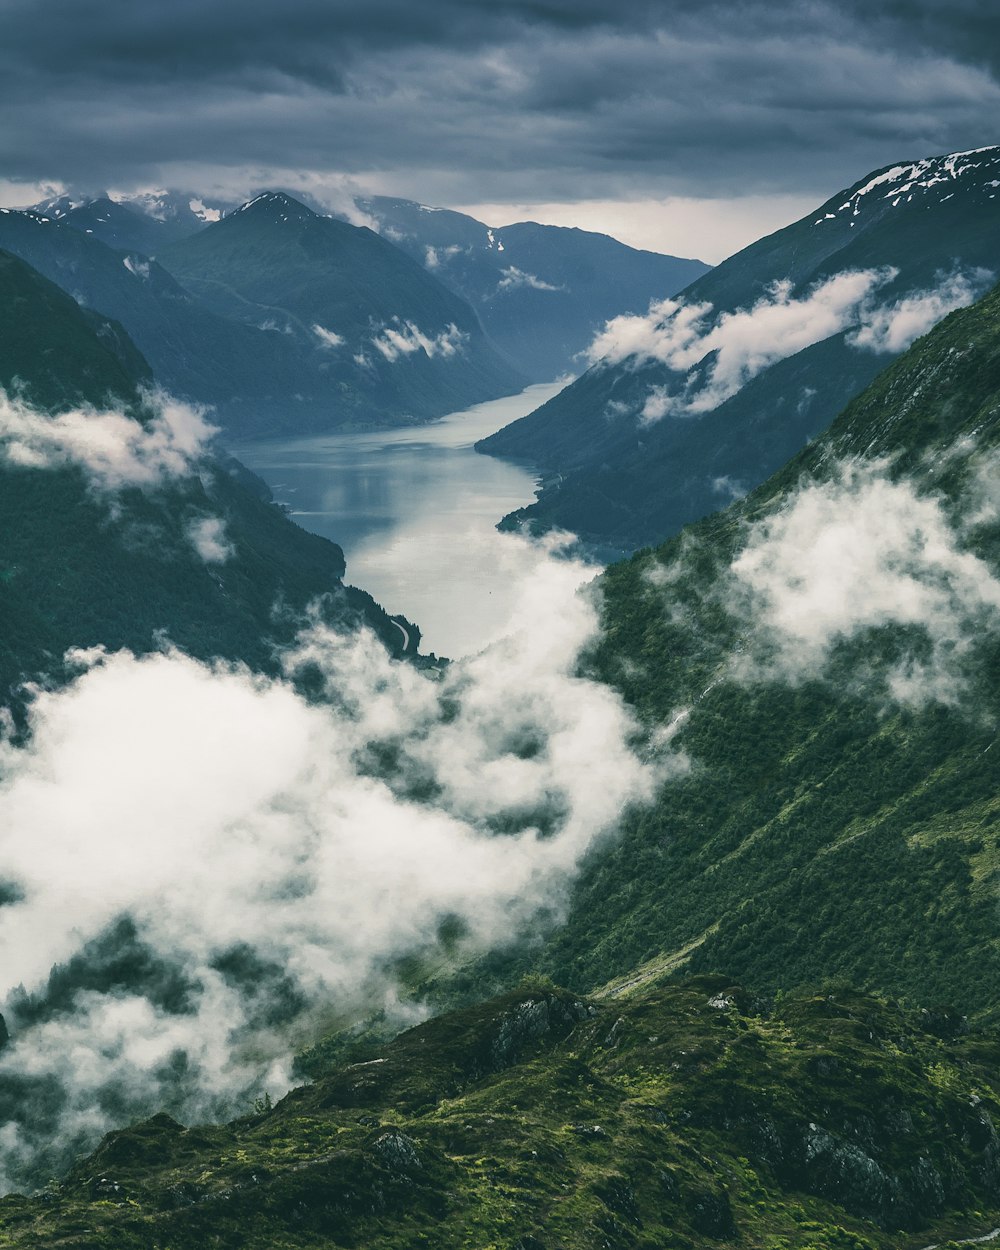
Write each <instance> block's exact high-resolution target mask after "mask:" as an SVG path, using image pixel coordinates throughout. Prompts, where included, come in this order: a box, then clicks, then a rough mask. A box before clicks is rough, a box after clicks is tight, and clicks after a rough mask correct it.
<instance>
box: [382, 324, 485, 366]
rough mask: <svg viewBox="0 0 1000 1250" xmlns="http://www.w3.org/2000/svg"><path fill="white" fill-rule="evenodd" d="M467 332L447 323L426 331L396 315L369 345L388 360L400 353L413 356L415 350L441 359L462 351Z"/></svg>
mask: <svg viewBox="0 0 1000 1250" xmlns="http://www.w3.org/2000/svg"><path fill="white" fill-rule="evenodd" d="M468 337H469V336H468V334H467V333H466V332H465V331H464V330H460V329H459V328H458V326H456V325H455V324H454V323H450V324H449V325H448V326H447V328H446V329H444V330H442V331H441V332H440V333H439V334H435V335H428V334H425V333H424V332H423V331H422V330H421V329H420V328H419V326H417V325H415V324H414V323H413V322H412V321H400V319H399V318H398V317H397V318H395V319H394V323H393V324H392V325H387V326H384V327H383V328H382V330H381V331H380V332H379V333H378V334H377V335H375V336H374V337H373V338H372V340H371V341H372V345H373V346H374V347H375V349H376V350H377V351H378V352H379V353H380V354H381V355H382V356H383V357H384V358H385V359H386V360H388V361H389V362H390V363H392V362H393V361H396V360H399V359H400V358H401V357H403V356H412V355H413V353H414V352H418V351H423V352H425V353H426V354H427V355H428V356H430V357H432V358H433V357H434V356H441V357H443V358H444V359H446V360H447V359H449V358H450V357H452V356H454V355H456V353H457V352H459V351H461V350H462V348H463V346H464V345H465V343H466V341H467V340H468Z"/></svg>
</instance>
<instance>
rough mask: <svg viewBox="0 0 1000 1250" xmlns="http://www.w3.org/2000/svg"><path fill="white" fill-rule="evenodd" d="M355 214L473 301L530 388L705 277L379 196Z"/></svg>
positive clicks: (564, 235)
mask: <svg viewBox="0 0 1000 1250" xmlns="http://www.w3.org/2000/svg"><path fill="white" fill-rule="evenodd" d="M357 206H358V208H359V209H360V210H361V211H362V212H363V213H364V214H366V215H367V216H369V217H371V218H372V219H373V220H374V221H375V222H376V223H377V224H378V229H379V232H380V233H381V234H383V235H384V236H385V237H386V238H387V239H390V240H391V241H392V242H393V243H395V244H396V245H397V246H398V247H401V248H402V249H403V250H404V251H406V252H408V253H409V254H410V255H411V256H413V257H414V258H415V259H416V260H418V261H420V263H421V264H423V265H425V266H426V267H427V268H428V269H429V270H430V271H431V272H432V273H433V274H434V276H435V277H436V278H439V279H440V280H441V281H442V282H443V283H444V284H445V286H447V287H449V288H450V289H451V290H453V291H455V292H456V293H457V294H458V295H460V296H461V297H462V298H463V299H465V300H468V302H469V303H470V304H471V305H472V307H473V308H474V309H475V310H476V312H477V314H478V315H479V319H480V320H481V321H482V323H483V328H484V329H485V330H486V333H487V334H488V335H489V336H490V338H491V339H492V340H493V341H494V342H495V343H496V344H497V345H498V346H499V347H500V348H502V349H503V351H505V352H506V353H507V355H508V356H509V357H510V359H511V360H513V361H515V362H516V363H517V366H518V368H519V369H520V370H521V371H522V372H524V373H526V374H527V375H528V377H529V378H530V379H531V380H532V381H533V382H550V381H552V379H553V378H556V377H559V376H560V375H561V374H565V373H577V372H579V369H580V364H581V353H582V352H583V351H584V350H585V349H586V348H587V346H588V345H589V344H590V342H591V340H592V339H593V337H594V335H595V333H596V332H597V331H598V330H599V329H600V328H601V326H602V325H603V324H604V323H605V322H606V321H608V320H609V319H610V318H611V317H615V316H618V315H619V314H621V313H627V312H634V313H643V312H645V311H646V309H647V308H648V307H649V304H650V301H651V300H653V299H662V298H663V296H665V295H673V294H674V293H675V292H677V291H679V290H681V289H682V288H683V287H686V286H687V285H688V284H689V283H690V282H693V281H694V280H695V279H696V278H698V277H700V276H701V275H702V274H704V273H706V272H707V271H708V268H709V266H708V265H705V264H703V263H702V262H701V261H699V260H682V259H680V258H678V257H676V256H664V255H660V254H659V253H657V252H646V251H639V250H637V249H636V248H632V247H627V246H626V245H625V244H624V243H619V242H618V240H617V239H612V238H610V237H609V236H608V235H605V234H594V233H592V232H590V231H587V230H577V229H566V228H564V227H562V226H542V225H538V224H537V223H536V222H531V221H525V222H518V223H516V224H515V225H510V226H502V227H499V226H494V227H490V226H486V225H484V224H483V223H482V222H481V221H477V220H476V219H475V218H474V217H469V216H467V215H466V214H464V213H457V212H454V211H452V210H450V209H444V208H429V207H427V206H426V205H424V204H416V203H414V202H413V201H412V200H398V199H390V198H389V197H388V196H373V197H371V198H370V199H359V200H358V201H357Z"/></svg>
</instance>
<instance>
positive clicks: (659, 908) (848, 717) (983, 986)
mask: <svg viewBox="0 0 1000 1250" xmlns="http://www.w3.org/2000/svg"><path fill="white" fill-rule="evenodd" d="M998 396H1000V293H997V292H994V293H992V294H991V295H990V296H988V297H987V298H986V299H984V300H983V301H981V302H980V303H979V304H978V305H976V306H974V307H973V308H971V309H968V310H965V311H962V312H959V313H955V314H953V315H952V316H951V317H949V318H948V319H947V320H946V321H945V322H943V323H942V324H941V325H940V326H939V327H938V328H937V329H936V330H934V331H932V333H931V334H930V335H928V336H927V337H926V338H925V339H923V340H921V341H920V342H918V343H917V344H916V345H915V346H914V347H913V348H912V349H911V350H910V352H908V353H907V354H906V355H904V356H903V357H902V358H901V359H900V360H899V361H898V362H897V363H896V364H894V365H893V366H891V367H890V368H889V369H888V370H886V371H885V373H883V374H882V375H881V376H880V377H879V379H878V380H877V381H876V382H875V383H874V384H873V385H872V386H871V387H870V388H869V389H868V390H867V391H866V392H865V393H864V394H863V395H862V396H860V397H859V398H858V399H857V400H855V401H854V402H853V403H852V404H851V405H850V406H849V407H848V408H847V410H846V411H845V412H844V413H843V414H842V416H841V417H840V418H839V419H838V420H837V421H836V422H835V423H834V425H833V426H832V427H831V429H830V431H829V433H828V434H827V436H826V437H824V438H823V439H821V440H819V441H817V442H816V443H814V444H812V445H811V446H810V447H809V448H807V449H806V450H805V451H803V452H802V453H801V454H800V455H799V456H798V457H796V458H795V459H794V460H793V461H792V462H791V463H790V464H789V465H787V466H786V468H785V469H784V470H782V471H781V472H780V473H779V474H777V475H776V476H775V477H773V478H772V479H770V480H769V481H768V482H767V483H765V485H764V486H762V487H761V488H760V489H759V490H757V491H756V492H754V494H752V495H751V496H749V497H748V498H747V499H746V500H745V501H743V502H741V503H739V504H737V505H734V506H733V507H731V508H730V509H729V510H728V511H726V512H723V513H720V514H718V515H717V516H715V517H712V518H710V519H708V520H706V521H704V522H702V523H701V524H700V525H697V526H694V527H689V529H688V530H686V531H685V532H684V533H683V534H682V535H680V536H679V537H678V538H676V539H674V540H672V541H671V542H669V543H666V544H664V545H663V546H661V547H659V548H657V549H655V550H649V551H644V552H641V553H639V554H637V555H636V556H634V557H633V558H632V559H631V560H628V561H626V562H624V563H622V564H619V565H616V566H613V567H612V568H610V569H608V571H607V572H606V573H605V574H604V576H603V577H602V578H601V580H600V591H601V594H602V601H603V613H604V626H605V628H604V633H603V636H602V638H601V641H600V644H599V646H598V647H597V649H596V651H595V653H594V655H593V657H592V662H593V667H594V669H595V671H596V672H598V673H599V674H600V675H602V676H603V677H604V678H605V679H606V680H608V681H609V682H611V683H613V684H614V685H615V686H617V687H618V688H619V689H620V690H621V691H622V692H623V693H624V694H625V696H626V697H627V699H628V700H629V701H630V702H631V703H632V704H633V705H634V706H635V707H636V708H637V709H638V711H639V713H640V714H641V716H642V717H643V718H644V720H645V722H646V723H647V725H648V726H649V727H650V729H651V731H655V729H656V727H657V726H662V725H664V724H665V723H668V722H669V721H670V720H671V718H672V717H674V716H675V715H676V714H677V713H678V712H680V711H682V709H686V710H687V711H686V716H687V719H686V720H684V721H683V723H681V724H680V727H679V731H678V732H677V734H676V737H675V738H674V741H673V744H672V745H673V746H674V747H675V748H679V749H682V750H684V751H686V752H687V753H688V754H689V756H690V758H691V761H692V768H691V771H690V772H689V774H688V775H687V776H686V777H684V778H682V779H680V780H674V781H672V782H671V783H670V784H669V785H667V786H666V787H665V789H664V790H663V792H662V795H661V798H660V800H659V802H658V803H657V804H656V805H655V806H654V807H653V808H651V809H648V810H646V811H643V812H641V813H638V814H635V815H633V816H631V817H630V818H628V819H627V821H626V823H625V826H624V830H623V833H622V836H621V837H620V838H618V840H617V841H616V842H615V843H614V844H613V845H611V846H609V847H606V848H602V849H599V850H598V851H597V852H595V853H594V854H593V856H592V857H591V861H590V863H589V865H588V867H587V869H586V871H585V873H584V876H583V878H582V880H581V882H580V884H579V886H578V888H577V891H576V895H575V901H574V905H573V911H572V915H571V917H570V919H569V923H568V924H567V925H566V926H565V927H564V928H563V929H562V930H560V931H559V933H558V934H557V935H556V936H555V938H554V939H553V941H552V943H551V945H550V947H549V948H548V950H547V952H546V954H545V956H544V958H543V960H542V966H543V967H544V968H545V969H546V970H547V971H549V972H551V973H552V975H554V976H555V977H557V979H560V980H561V981H563V982H564V983H567V984H570V985H573V986H576V987H579V988H587V987H590V986H593V985H594V984H598V983H600V982H602V981H604V980H606V979H608V978H610V977H612V976H616V975H624V974H625V973H627V972H628V971H629V970H630V969H634V968H635V967H636V966H637V965H641V964H647V965H648V967H647V972H648V974H649V975H651V976H653V977H655V976H660V975H667V974H669V973H670V972H671V971H676V970H677V969H678V968H684V969H688V970H698V971H709V970H711V971H722V972H725V974H726V975H729V976H735V977H738V978H740V979H742V980H744V981H745V982H746V983H747V984H749V985H752V986H754V987H755V988H757V989H760V990H765V991H773V990H776V989H779V988H782V989H787V988H789V987H794V986H796V985H800V984H803V983H809V982H814V981H815V980H816V979H817V978H819V977H823V976H838V975H839V976H845V977H847V978H849V979H850V980H851V981H852V982H853V983H855V984H856V985H858V986H861V987H872V988H878V989H880V990H883V991H889V992H891V993H894V994H898V995H904V996H906V997H907V998H909V999H912V1000H913V1001H928V1000H934V1001H950V1002H954V1003H956V1004H958V1005H959V1006H960V1007H961V1009H962V1010H963V1011H966V1012H970V1013H983V1014H987V1015H995V1014H996V1013H997V1011H998V1008H1000V961H998V959H997V955H998V947H1000V932H998V925H997V886H998V882H1000V878H998V872H1000V754H998V752H997V749H996V747H995V745H994V743H995V738H996V732H997V730H996V718H997V710H998V708H1000V682H998V678H1000V663H998V661H1000V645H998V644H1000V639H998V634H997V631H996V615H995V609H994V610H993V611H992V613H985V614H984V616H983V617H982V618H980V619H978V620H977V623H976V624H975V625H974V626H970V629H971V636H970V637H969V638H965V639H964V640H963V638H962V637H961V636H959V635H958V634H956V635H955V636H954V637H951V638H949V639H945V641H944V642H943V643H942V644H941V645H942V646H948V647H951V648H952V650H951V651H950V652H949V655H950V656H951V660H949V663H952V662H953V663H954V664H955V665H956V666H957V667H956V670H955V671H956V672H959V670H960V679H959V686H958V687H957V693H956V695H955V697H954V698H953V699H947V698H946V699H943V700H942V699H934V698H931V699H927V700H924V701H920V700H917V701H911V700H906V699H898V698H894V697H893V696H892V694H891V691H890V688H889V684H888V683H889V680H890V678H891V675H892V674H893V673H894V672H899V671H900V668H899V666H900V665H903V667H904V669H905V666H906V664H907V663H909V664H911V665H912V664H913V663H914V661H917V662H918V664H919V662H922V661H921V657H922V660H924V661H926V660H928V656H929V654H930V653H929V651H928V648H929V647H930V641H929V637H928V634H927V632H926V630H925V629H923V628H922V626H921V625H920V623H919V622H917V621H914V622H911V623H909V624H905V623H901V622H900V621H899V620H896V621H893V620H892V619H891V605H890V610H889V612H888V615H887V616H886V620H885V623H881V624H880V623H878V621H877V620H876V621H873V622H872V623H870V624H868V625H866V626H865V627H864V628H859V629H858V630H856V631H855V632H853V633H851V634H850V635H846V636H844V637H839V638H834V640H833V644H832V646H831V648H830V651H829V654H828V656H827V658H826V661H825V665H824V666H822V667H817V666H815V665H814V666H812V667H809V666H806V667H804V668H803V669H802V670H801V671H800V672H798V673H793V674H792V675H791V680H789V675H788V674H787V673H785V674H783V673H782V672H780V671H777V672H775V671H769V670H768V669H767V667H766V664H765V668H764V670H763V671H762V672H758V673H757V674H756V675H753V674H751V676H750V677H747V676H746V675H745V669H744V676H742V677H741V676H740V671H741V670H740V667H739V666H740V663H741V661H746V660H747V658H748V657H750V656H754V655H756V656H761V655H763V656H764V658H765V660H766V659H767V655H768V647H771V648H772V650H773V648H774V646H775V645H776V644H775V642H774V639H773V637H769V636H768V635H767V634H766V633H765V632H764V631H763V630H762V627H761V623H760V620H759V619H758V617H757V616H755V614H754V612H753V611H752V610H751V609H749V608H748V607H747V606H746V604H745V603H743V602H741V601H740V600H739V599H738V598H735V599H734V597H733V594H732V587H733V575H732V572H731V566H732V565H733V562H734V560H736V559H737V558H738V556H739V555H740V553H741V552H745V551H746V550H747V547H748V544H749V543H750V542H751V540H752V536H753V535H754V534H756V535H758V536H759V535H760V533H761V528H760V527H761V526H765V527H766V526H767V525H769V524H770V525H772V526H773V525H776V524H779V523H781V522H782V518H788V517H789V515H790V510H791V509H792V507H793V505H794V503H795V500H796V499H799V498H802V490H803V487H808V485H809V484H810V483H812V484H815V483H822V482H831V481H833V480H834V479H835V477H836V474H837V471H838V470H837V466H838V465H843V464H844V463H845V461H846V462H848V463H850V462H852V461H854V462H855V463H857V462H861V463H868V464H871V463H872V461H873V460H875V459H877V458H879V457H883V458H886V467H885V468H884V471H883V473H882V474H881V475H880V480H884V481H885V482H887V483H890V484H891V483H897V484H898V483H903V482H906V481H910V482H913V483H915V484H916V488H917V490H918V491H919V492H920V494H918V495H917V496H915V497H916V498H921V497H922V498H924V499H931V500H935V499H936V500H938V501H940V502H939V506H940V509H941V513H942V515H950V516H951V518H952V520H953V523H954V526H955V530H954V532H955V534H956V536H957V538H956V547H955V551H954V553H952V555H951V556H949V557H948V559H949V560H950V561H951V563H952V564H954V565H956V566H957V564H958V562H959V561H960V560H961V559H964V558H966V557H972V556H976V557H979V558H981V559H982V560H983V561H985V566H982V565H980V566H977V573H976V578H977V579H978V582H979V583H983V584H985V582H986V581H987V580H988V578H989V570H990V569H992V570H993V572H994V573H995V572H996V570H997V568H998V567H1000V526H998V524H997V520H996V518H995V516H994V517H993V519H989V517H988V516H985V515H984V517H983V518H980V520H981V523H979V524H977V525H971V524H970V523H969V519H968V517H969V513H968V506H969V505H968V502H967V501H968V499H969V496H970V494H974V493H975V491H974V488H975V487H976V483H977V482H978V483H979V487H978V488H980V489H992V487H991V486H990V485H989V483H991V482H994V481H995V480H996V459H995V454H994V453H995V449H996V448H997V445H998V443H1000V423H998V409H1000V406H998ZM977 474H978V475H979V476H977ZM877 476H879V475H877ZM984 481H985V482H986V483H987V486H986V487H984V486H983V482H984ZM833 498H836V495H834V496H833ZM860 499H861V496H860V495H852V494H851V492H850V491H849V490H845V491H844V492H842V497H841V507H842V512H841V514H840V515H839V516H835V517H834V518H832V521H831V523H835V522H840V521H843V522H844V523H845V524H848V525H850V523H851V520H852V518H851V513H852V510H853V509H855V508H856V507H859V506H860ZM893 523H894V522H893V518H892V516H890V515H886V516H885V517H882V516H879V515H876V516H875V518H874V521H873V523H872V527H871V528H870V529H869V530H867V531H866V530H864V529H862V530H860V531H857V532H854V531H849V532H850V533H852V534H853V538H852V542H853V544H854V546H853V547H848V548H847V549H845V550H842V552H841V556H840V558H842V559H843V560H844V561H845V562H846V563H848V564H849V562H850V560H851V558H852V556H853V555H854V554H855V553H856V552H857V551H862V552H863V550H864V549H865V548H866V546H870V545H871V544H873V543H877V541H878V537H879V535H878V531H879V528H880V527H881V526H882V525H883V524H884V525H885V526H887V527H888V526H891V525H892V524H893ZM915 534H916V539H915V542H916V543H917V545H919V543H920V541H922V539H921V536H920V530H919V526H918V527H917V529H916V530H915ZM822 550H823V549H822V547H820V546H817V547H816V548H815V551H816V555H815V557H814V559H815V561H817V562H822V560H823V558H824V557H823V555H822ZM907 558H908V557H907ZM899 559H900V560H903V559H904V557H903V556H900V557H899ZM946 563H947V562H946ZM799 572H800V573H801V568H800V570H799ZM885 572H886V574H887V575H888V574H889V573H891V572H892V567H891V564H890V565H889V566H887V568H886V570H885ZM947 575H948V574H947V567H946V566H945V567H944V568H943V570H941V571H940V576H941V577H947ZM935 576H936V575H935ZM932 580H933V578H932ZM868 589H869V587H868V586H867V585H866V584H865V583H864V582H863V581H851V580H850V579H847V580H846V581H845V582H844V584H843V585H841V586H839V587H837V588H836V595H835V598H836V600H837V603H847V604H849V603H850V601H851V600H852V598H856V599H860V598H863V596H864V595H865V593H866V592H867V590H868ZM822 609H823V605H822V604H817V605H814V609H813V610H814V611H816V612H821V611H822ZM807 623H808V622H807Z"/></svg>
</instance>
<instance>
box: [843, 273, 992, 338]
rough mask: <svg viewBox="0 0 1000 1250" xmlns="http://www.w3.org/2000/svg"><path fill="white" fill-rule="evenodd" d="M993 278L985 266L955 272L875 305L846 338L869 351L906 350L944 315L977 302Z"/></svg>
mask: <svg viewBox="0 0 1000 1250" xmlns="http://www.w3.org/2000/svg"><path fill="white" fill-rule="evenodd" d="M992 279H993V274H991V273H990V272H989V271H988V270H986V269H976V270H974V271H973V272H972V273H970V274H965V273H955V274H952V275H951V276H949V277H946V278H943V279H942V280H941V282H940V284H939V285H938V286H937V287H932V288H931V289H929V290H923V291H913V292H912V293H911V294H909V295H906V296H904V297H903V298H902V299H898V300H895V301H894V302H893V303H891V304H883V305H882V306H881V307H879V308H875V309H872V310H871V312H870V313H869V314H868V315H867V316H866V318H865V320H864V322H863V324H862V325H861V326H859V327H858V329H857V330H856V331H855V332H854V333H853V334H851V335H849V336H848V339H847V341H848V343H850V345H851V346H852V347H859V348H863V349H864V350H866V351H870V352H893V353H899V352H903V351H905V350H906V349H907V348H908V347H909V346H910V345H911V343H914V342H916V340H917V339H918V338H920V336H921V335H923V334H926V333H927V331H928V330H930V329H932V328H933V327H934V326H935V325H937V323H938V322H939V321H940V320H941V319H942V317H946V316H947V315H948V313H951V312H954V311H955V310H956V309H958V308H967V307H968V305H969V304H972V303H974V302H975V301H976V300H977V299H978V298H979V296H980V295H981V294H982V293H983V291H984V290H985V289H986V287H987V286H988V285H989V283H990V282H991V281H992Z"/></svg>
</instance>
